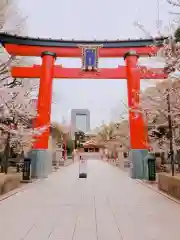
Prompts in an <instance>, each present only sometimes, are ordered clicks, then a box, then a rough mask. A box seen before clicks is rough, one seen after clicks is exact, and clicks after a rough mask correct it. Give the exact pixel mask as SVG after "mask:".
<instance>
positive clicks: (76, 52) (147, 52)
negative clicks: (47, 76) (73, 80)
mask: <svg viewBox="0 0 180 240" xmlns="http://www.w3.org/2000/svg"><path fill="white" fill-rule="evenodd" d="M5 48H6V50H7V52H8V53H9V54H11V55H17V56H41V54H42V53H43V52H45V51H49V52H54V53H56V56H57V57H71V58H76V57H77V58H78V57H81V49H80V48H60V47H38V46H25V45H16V44H5ZM158 49H159V47H154V46H152V47H151V46H147V47H133V48H129V47H128V48H100V49H99V57H102V58H111V57H123V56H124V55H125V53H127V52H128V51H131V50H133V51H136V53H137V54H138V55H140V56H151V55H155V54H156V53H157V51H158Z"/></svg>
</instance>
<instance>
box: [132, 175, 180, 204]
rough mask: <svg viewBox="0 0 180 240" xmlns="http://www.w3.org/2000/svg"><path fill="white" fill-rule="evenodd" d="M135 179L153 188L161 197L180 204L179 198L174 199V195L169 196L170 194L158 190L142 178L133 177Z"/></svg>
mask: <svg viewBox="0 0 180 240" xmlns="http://www.w3.org/2000/svg"><path fill="white" fill-rule="evenodd" d="M135 180H136V182H138V183H140V184H142V185H143V186H145V187H147V188H149V189H151V190H153V191H154V192H156V193H158V194H160V195H162V196H163V197H165V198H167V199H169V200H171V201H172V202H174V203H177V204H178V205H180V200H178V199H176V198H174V197H172V196H170V195H168V194H166V193H164V192H162V191H160V190H159V189H158V188H154V187H151V186H150V185H149V184H147V183H146V182H144V181H143V180H138V179H135Z"/></svg>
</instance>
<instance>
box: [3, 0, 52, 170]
mask: <svg viewBox="0 0 180 240" xmlns="http://www.w3.org/2000/svg"><path fill="white" fill-rule="evenodd" d="M24 30H25V19H24V18H23V17H22V16H21V13H20V11H19V9H18V8H17V2H16V1H13V0H10V1H5V0H2V1H1V2H0V31H6V32H9V33H12V34H23V31H24ZM0 50H1V53H0V132H1V134H0V146H1V171H2V172H5V173H7V171H8V158H9V156H10V151H11V149H14V151H16V153H17V154H18V155H19V156H22V157H23V155H24V153H25V154H26V153H27V152H28V151H29V150H30V149H31V147H32V145H33V142H34V141H35V140H36V136H38V135H39V134H42V132H43V131H44V130H45V129H46V128H47V127H48V126H44V127H42V128H33V126H32V120H33V119H34V118H35V117H36V106H34V104H32V101H31V99H32V92H33V91H34V90H35V88H36V87H37V82H36V81H34V82H32V81H30V80H29V79H13V78H12V77H11V73H10V71H11V67H12V66H13V65H14V64H15V65H17V64H22V63H23V64H24V63H25V59H24V58H18V57H15V56H10V55H8V54H7V53H6V52H5V50H4V49H3V47H2V46H1V47H0ZM26 63H27V62H26Z"/></svg>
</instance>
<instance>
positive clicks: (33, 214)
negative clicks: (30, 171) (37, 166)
mask: <svg viewBox="0 0 180 240" xmlns="http://www.w3.org/2000/svg"><path fill="white" fill-rule="evenodd" d="M179 223H180V205H178V204H176V203H174V202H172V201H171V200H168V199H167V198H165V197H163V196H161V195H160V194H158V193H156V192H155V191H153V190H151V189H149V188H147V187H145V186H143V185H142V184H140V183H138V182H137V181H135V180H132V179H130V178H128V177H127V174H126V173H124V172H121V171H120V170H119V169H117V168H115V167H113V166H111V165H109V164H107V163H104V162H101V161H95V160H92V161H89V162H88V178H87V180H84V179H81V180H79V179H78V164H77V163H76V164H74V165H71V166H68V167H66V168H62V169H61V170H60V171H59V172H56V173H53V174H52V175H51V176H50V177H49V178H48V179H45V180H43V181H40V182H38V183H35V184H32V185H31V187H30V188H28V189H26V190H25V191H23V192H19V193H18V194H17V195H14V196H12V197H10V198H8V199H6V200H4V201H2V202H0V239H2V240H47V239H50V240H122V239H123V240H150V239H151V240H156V239H157V240H170V239H171V240H179V239H180V225H179Z"/></svg>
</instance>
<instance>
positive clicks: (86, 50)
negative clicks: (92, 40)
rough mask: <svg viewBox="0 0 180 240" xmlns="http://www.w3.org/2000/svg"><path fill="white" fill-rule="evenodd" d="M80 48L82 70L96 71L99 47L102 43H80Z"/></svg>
mask: <svg viewBox="0 0 180 240" xmlns="http://www.w3.org/2000/svg"><path fill="white" fill-rule="evenodd" d="M79 47H81V49H82V70H84V71H97V70H98V58H99V48H100V47H102V45H92V46H91V45H81V46H79Z"/></svg>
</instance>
